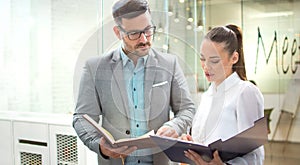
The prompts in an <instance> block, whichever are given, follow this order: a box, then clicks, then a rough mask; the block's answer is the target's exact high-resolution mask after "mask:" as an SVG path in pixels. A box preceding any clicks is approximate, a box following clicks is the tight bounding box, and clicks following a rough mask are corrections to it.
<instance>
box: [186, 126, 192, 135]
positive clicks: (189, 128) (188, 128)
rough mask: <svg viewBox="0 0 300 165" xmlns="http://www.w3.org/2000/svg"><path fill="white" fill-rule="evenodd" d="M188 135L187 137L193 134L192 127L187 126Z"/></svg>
mask: <svg viewBox="0 0 300 165" xmlns="http://www.w3.org/2000/svg"><path fill="white" fill-rule="evenodd" d="M186 134H187V135H190V134H191V127H190V126H187V128H186Z"/></svg>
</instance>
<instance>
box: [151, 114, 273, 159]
mask: <svg viewBox="0 0 300 165" xmlns="http://www.w3.org/2000/svg"><path fill="white" fill-rule="evenodd" d="M150 138H151V140H153V142H154V143H156V145H158V146H159V147H160V149H161V150H163V152H164V153H165V154H166V155H167V156H168V158H169V159H170V160H172V161H173V162H181V163H189V164H192V161H190V160H189V159H188V158H187V157H185V155H184V151H187V150H188V149H191V150H193V151H195V152H197V153H198V154H200V155H201V156H202V158H203V159H204V160H206V161H209V160H211V159H213V152H214V151H215V150H218V152H219V155H220V157H221V159H222V161H223V162H226V161H228V160H231V159H233V158H235V157H240V156H243V155H245V154H247V153H249V152H251V151H253V150H255V149H256V148H258V147H260V146H262V145H264V144H265V143H266V142H267V141H268V128H267V120H266V117H263V118H261V119H259V120H257V121H255V123H254V126H252V127H250V128H248V129H246V130H245V131H243V132H241V133H239V134H237V135H235V136H233V137H231V138H230V139H227V140H225V141H222V140H217V141H215V142H213V143H211V144H209V145H208V146H203V145H201V144H198V143H195V142H190V141H183V140H179V139H174V138H169V137H160V136H156V135H153V136H152V135H151V136H150Z"/></svg>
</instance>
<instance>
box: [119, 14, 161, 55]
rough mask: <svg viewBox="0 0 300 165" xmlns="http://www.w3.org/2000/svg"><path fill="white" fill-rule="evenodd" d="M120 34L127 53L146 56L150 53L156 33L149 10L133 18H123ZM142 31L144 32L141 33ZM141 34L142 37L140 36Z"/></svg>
mask: <svg viewBox="0 0 300 165" xmlns="http://www.w3.org/2000/svg"><path fill="white" fill-rule="evenodd" d="M120 26H121V27H119V28H118V29H119V35H120V38H121V39H122V40H123V49H124V51H125V53H126V54H132V55H137V56H139V57H142V56H145V55H147V54H148V53H149V49H150V47H151V45H152V39H153V35H151V34H152V33H154V31H153V30H155V28H153V25H152V23H151V15H150V14H149V12H148V11H147V12H145V13H144V14H141V15H139V16H138V17H135V18H132V19H122V25H120ZM141 32H142V33H141ZM139 35H140V37H138V36H139Z"/></svg>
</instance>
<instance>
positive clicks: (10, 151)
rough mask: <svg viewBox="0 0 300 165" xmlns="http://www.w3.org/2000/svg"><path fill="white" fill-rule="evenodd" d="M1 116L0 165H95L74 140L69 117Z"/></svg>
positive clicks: (87, 153) (76, 139)
mask: <svg viewBox="0 0 300 165" xmlns="http://www.w3.org/2000/svg"><path fill="white" fill-rule="evenodd" d="M2 113H3V112H0V130H1V132H2V135H1V136H0V146H1V147H0V155H1V156H0V164H5V165H14V164H15V165H19V164H26V165H27V164H30V165H31V164H34V165H87V164H97V155H96V153H94V152H92V151H90V150H89V149H88V148H87V147H86V146H84V145H83V143H82V142H81V141H80V139H79V138H78V137H77V135H76V133H75V131H74V129H73V127H72V125H71V124H72V115H58V114H55V115H54V114H34V113H29V114H28V113H13V114H8V115H7V114H2Z"/></svg>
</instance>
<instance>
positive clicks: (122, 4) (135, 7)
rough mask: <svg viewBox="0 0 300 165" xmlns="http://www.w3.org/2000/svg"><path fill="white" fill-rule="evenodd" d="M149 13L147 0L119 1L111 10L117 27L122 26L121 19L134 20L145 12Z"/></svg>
mask: <svg viewBox="0 0 300 165" xmlns="http://www.w3.org/2000/svg"><path fill="white" fill-rule="evenodd" d="M147 10H148V11H149V12H150V9H149V6H148V1H147V0H119V1H117V2H116V3H115V4H114V5H113V8H112V14H113V17H114V20H115V22H116V24H117V25H121V24H122V19H123V18H126V19H130V18H135V17H137V16H139V15H141V14H143V13H145V12H146V11H147Z"/></svg>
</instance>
